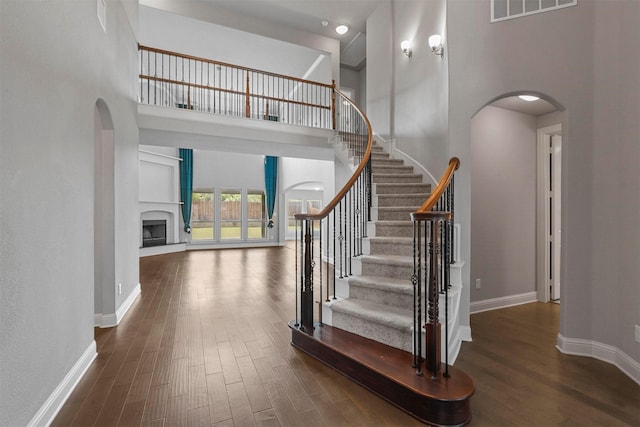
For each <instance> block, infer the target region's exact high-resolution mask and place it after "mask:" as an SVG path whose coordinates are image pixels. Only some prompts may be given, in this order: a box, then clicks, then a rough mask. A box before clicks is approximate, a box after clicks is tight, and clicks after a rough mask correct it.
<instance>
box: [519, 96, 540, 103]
mask: <svg viewBox="0 0 640 427" xmlns="http://www.w3.org/2000/svg"><path fill="white" fill-rule="evenodd" d="M518 98H520V99H522V100H523V101H527V102H531V101H537V100H538V99H540V98H538V97H537V96H533V95H518Z"/></svg>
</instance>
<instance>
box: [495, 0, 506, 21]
mask: <svg viewBox="0 0 640 427" xmlns="http://www.w3.org/2000/svg"><path fill="white" fill-rule="evenodd" d="M505 16H507V0H493V19H500V18H504V17H505Z"/></svg>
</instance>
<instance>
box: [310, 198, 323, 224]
mask: <svg viewBox="0 0 640 427" xmlns="http://www.w3.org/2000/svg"><path fill="white" fill-rule="evenodd" d="M320 205H321V202H320V200H307V213H309V214H316V213H318V212H320V211H321V210H322V209H320ZM313 228H314V229H315V230H319V229H320V221H313Z"/></svg>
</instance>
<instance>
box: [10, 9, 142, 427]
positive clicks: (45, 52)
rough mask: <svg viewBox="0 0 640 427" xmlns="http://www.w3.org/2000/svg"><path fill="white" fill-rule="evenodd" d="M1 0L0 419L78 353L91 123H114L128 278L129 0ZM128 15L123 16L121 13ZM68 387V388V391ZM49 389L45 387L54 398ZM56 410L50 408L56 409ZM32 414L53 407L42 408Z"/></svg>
mask: <svg viewBox="0 0 640 427" xmlns="http://www.w3.org/2000/svg"><path fill="white" fill-rule="evenodd" d="M127 11H128V12H126V13H125V9H124V8H123V6H122V4H121V2H119V1H110V2H107V33H106V34H105V33H104V32H103V30H102V28H101V27H100V24H99V23H98V20H97V18H96V3H95V2H90V1H88V2H67V1H48V2H13V1H11V2H7V1H2V2H0V38H1V39H2V43H1V44H0V57H1V58H2V61H1V62H0V87H1V91H2V97H1V98H0V111H1V114H0V141H1V142H0V144H1V146H0V149H1V151H2V156H0V171H1V172H0V173H1V175H0V176H1V178H2V179H1V180H0V197H1V201H2V203H1V204H0V271H2V274H0V289H1V292H2V297H1V298H0V324H2V328H0V342H1V343H2V344H1V345H0V360H1V361H2V363H1V364H0V425H3V426H16V425H26V424H28V423H29V422H30V420H32V419H33V417H34V415H36V413H37V412H38V410H39V409H41V408H42V407H43V404H44V403H45V401H46V400H47V399H49V398H52V397H56V398H57V400H56V399H53V401H52V403H53V404H54V406H55V405H56V404H59V403H60V402H61V401H62V398H63V397H64V396H60V395H55V393H54V390H55V389H56V387H57V386H58V385H59V384H60V383H61V381H62V380H63V378H64V377H65V375H67V374H68V373H69V372H70V370H71V369H72V367H73V366H74V364H76V362H78V361H79V360H80V359H81V356H82V355H83V354H85V355H87V356H89V357H90V355H91V354H90V353H91V352H92V349H94V348H95V347H93V322H94V298H93V297H94V289H93V282H94V266H93V264H94V257H93V254H94V247H93V242H94V240H93V239H94V237H93V236H94V215H93V203H94V121H95V116H94V114H95V105H96V101H97V100H98V99H100V98H101V99H103V100H104V102H105V104H106V106H107V107H108V108H109V111H110V113H111V117H112V120H113V125H114V131H115V133H114V145H115V153H114V161H115V171H114V176H115V183H114V189H115V194H114V198H115V207H114V212H113V215H114V221H115V229H116V233H117V235H116V236H115V239H114V245H115V254H114V255H113V256H114V265H115V270H116V271H115V280H116V281H119V282H121V283H122V287H123V294H122V295H120V296H115V301H114V302H115V307H111V308H110V309H111V310H113V311H115V310H116V309H117V308H118V307H119V306H120V304H121V303H122V300H123V299H124V298H125V297H126V296H127V295H128V294H129V293H130V292H131V291H132V290H133V289H134V287H135V286H136V285H137V283H138V257H137V252H138V247H137V246H138V219H137V212H136V211H137V209H136V206H137V181H138V174H137V149H138V147H137V144H138V132H137V126H136V117H135V99H136V90H135V89H136V88H135V87H136V79H135V75H136V68H137V57H136V40H135V38H134V36H133V34H134V31H135V28H136V22H135V18H134V17H133V16H132V15H133V14H135V8H132V7H130V5H128V7H127ZM129 17H132V20H133V22H130V21H129ZM67 391H68V390H67ZM54 395H55V396H54ZM54 409H55V407H54ZM40 415H42V418H39V422H40V423H41V424H45V423H47V422H48V421H49V418H50V417H51V416H52V415H53V413H52V412H50V411H49V412H47V411H44V412H43V413H41V414H40Z"/></svg>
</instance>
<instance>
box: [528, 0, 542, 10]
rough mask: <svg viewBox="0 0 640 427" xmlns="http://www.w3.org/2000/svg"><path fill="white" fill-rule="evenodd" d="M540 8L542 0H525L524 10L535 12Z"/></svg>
mask: <svg viewBox="0 0 640 427" xmlns="http://www.w3.org/2000/svg"><path fill="white" fill-rule="evenodd" d="M538 9H540V0H524V11H525V12H533V11H536V10H538Z"/></svg>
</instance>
